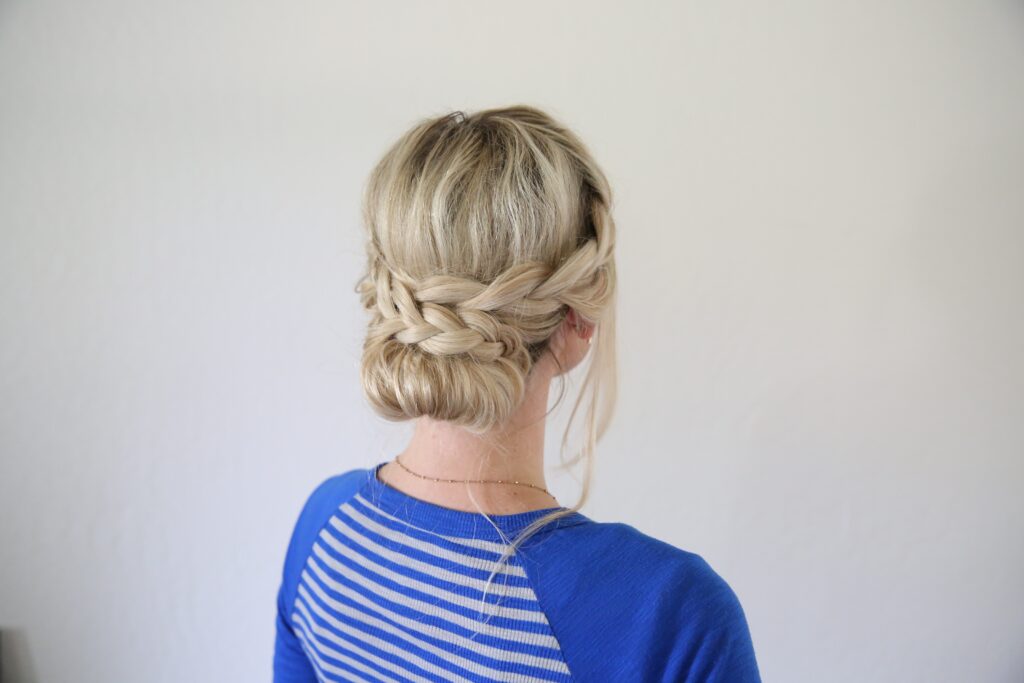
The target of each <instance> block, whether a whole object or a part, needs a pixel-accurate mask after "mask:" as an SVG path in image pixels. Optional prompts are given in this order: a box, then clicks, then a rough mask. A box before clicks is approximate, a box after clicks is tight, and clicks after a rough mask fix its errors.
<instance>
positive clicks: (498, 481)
mask: <svg viewBox="0 0 1024 683" xmlns="http://www.w3.org/2000/svg"><path fill="white" fill-rule="evenodd" d="M395 462H396V463H398V466H399V467H401V468H402V469H403V470H405V471H406V472H408V473H409V474H411V475H413V476H414V477H419V478H420V479H427V480H430V481H439V482H443V483H447V484H517V485H519V486H529V487H530V488H532V489H537V490H538V491H543V492H544V493H546V494H548V495H549V496H551V497H552V498H554V496H552V495H551V492H550V491H548V490H547V489H545V488H542V487H540V486H537V485H536V484H528V483H527V482H525V481H506V480H504V479H439V478H437V477H428V476H426V475H423V474H418V473H416V472H413V471H412V470H410V469H409V468H408V467H406V466H405V463H403V462H402V461H401V460H399V459H398V456H397V455H396V456H395Z"/></svg>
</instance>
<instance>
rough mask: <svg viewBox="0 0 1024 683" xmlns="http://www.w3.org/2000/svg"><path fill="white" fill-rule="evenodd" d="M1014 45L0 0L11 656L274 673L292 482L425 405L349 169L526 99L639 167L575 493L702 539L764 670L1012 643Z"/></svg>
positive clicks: (795, 28) (1012, 19)
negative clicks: (385, 362) (437, 121)
mask: <svg viewBox="0 0 1024 683" xmlns="http://www.w3.org/2000/svg"><path fill="white" fill-rule="evenodd" d="M1022 73H1024V10H1022V7H1021V6H1020V4H1019V3H1013V2H1010V1H1008V0H1007V1H1004V2H953V1H950V0H929V1H925V0H901V1H896V2H892V1H887V2H881V1H874V0H869V1H868V2H862V1H861V2H830V3H821V2H810V1H807V0H805V1H802V2H801V1H798V0H788V1H786V2H781V3H770V4H757V3H723V2H714V3H712V2H706V3H695V2H685V3H683V2H679V3H676V2H671V3H670V2H661V3H596V2H578V1H573V2H557V3H547V2H516V3H506V4H503V5H498V4H496V3H493V4H485V3H475V2H426V3H413V2H374V3H347V2H341V1H340V0H332V1H331V2H326V1H316V2H281V1H275V2H241V1H235V0H232V1H215V2H191V1H188V2H170V1H166V2H147V3H140V2H127V1H121V2H114V1H110V0H104V1H95V2H74V1H72V0H64V1H60V2H58V1H44V0H40V1H37V2H28V1H27V0H9V1H7V2H3V3H2V4H0V227H2V249H0V304H2V309H0V310H2V317H0V332H2V337H0V392H2V393H0V400H2V404H0V448H2V460H0V553H2V562H0V631H2V634H3V635H2V638H3V668H4V676H5V677H4V679H3V680H4V681H5V683H7V682H14V681H46V682H55V683H56V682H63V681H69V682H70V681H76V682H80V681H87V682H89V681H97V682H100V681H102V682H110V681H125V682H128V681H132V682H134V681H153V682H181V681H190V682H199V681H241V680H248V681H259V680H269V678H270V662H271V656H272V645H273V623H274V616H275V613H274V606H275V603H274V601H275V593H276V590H277V585H278V581H279V576H280V568H281V561H282V559H283V555H284V550H285V545H286V543H287V540H288V536H289V533H290V531H291V526H292V524H293V523H294V521H295V516H296V515H297V514H298V511H299V509H300V507H301V504H302V502H303V501H304V499H305V497H306V496H307V495H308V494H309V492H311V491H312V489H313V488H314V487H315V486H316V484H318V483H319V482H320V481H322V480H323V479H325V478H326V477H328V476H330V475H332V474H336V473H339V472H342V471H345V470H348V469H351V468H354V467H366V466H369V465H372V464H375V463H377V462H381V461H383V460H385V459H388V458H390V457H391V454H392V453H393V452H395V451H396V449H398V448H400V447H401V446H402V445H403V444H404V439H405V438H406V431H405V430H406V427H403V426H395V425H391V424H389V423H385V422H383V421H382V420H379V419H377V418H375V417H374V416H373V415H372V414H371V412H370V411H369V409H368V408H367V406H366V404H365V403H364V401H363V398H362V395H361V390H360V387H359V384H358V378H357V364H358V357H359V346H360V343H361V335H362V331H363V326H364V322H365V317H364V315H363V313H362V311H361V310H360V309H359V305H358V299H357V296H356V295H355V293H354V292H353V287H354V285H355V282H356V279H357V278H358V276H359V274H360V268H361V266H362V253H361V249H362V233H361V226H360V223H359V211H358V202H359V198H360V193H361V190H362V187H363V182H364V180H365V178H366V175H367V173H368V172H369V169H370V167H371V166H372V164H373V162H374V161H375V160H376V159H377V158H378V157H379V155H380V154H381V153H382V152H383V151H384V149H385V148H386V146H387V145H388V144H390V142H391V141H393V140H394V138H395V137H396V136H398V135H399V134H400V133H401V132H402V131H404V130H405V129H406V128H407V127H408V126H410V125H412V124H413V123H414V122H415V121H417V120H418V119H419V118H421V117H424V116H432V115H437V114H440V113H444V112H446V111H449V110H451V109H456V108H461V109H467V110H474V109H477V108H482V107H489V106H498V105H505V104H516V103H528V104H533V105H536V106H540V107H543V108H545V109H547V110H548V111H549V112H551V113H552V114H553V115H555V116H556V117H559V118H560V119H562V120H563V121H564V122H565V123H567V124H568V125H570V126H571V127H573V128H574V129H575V130H576V131H577V132H579V134H580V135H581V136H582V137H583V138H584V140H586V141H587V142H588V143H589V145H590V146H591V148H592V150H593V152H594V154H595V156H596V157H597V158H598V160H599V162H600V163H601V164H602V166H603V167H604V168H605V170H606V172H607V173H608V175H609V177H610V179H611V181H612V184H613V186H614V189H615V192H616V195H615V199H616V209H615V211H616V213H615V216H616V218H617V221H618V229H619V251H618V259H619V261H618V262H619V268H620V277H621V289H620V297H619V301H620V306H621V315H620V335H621V336H620V339H621V377H622V383H621V404H620V410H619V412H618V415H617V420H616V422H615V424H614V426H613V429H612V431H611V432H610V433H609V435H608V438H607V440H606V441H605V442H604V443H603V445H602V450H601V453H600V459H599V462H598V466H597V480H596V487H595V489H594V495H593V499H592V501H591V502H590V503H589V504H588V506H587V507H586V508H585V509H584V512H585V513H586V514H588V515H590V516H591V517H593V518H595V519H597V520H599V521H624V522H627V523H630V524H633V525H634V526H636V527H638V528H640V529H641V530H643V531H645V532H646V533H649V534H651V535H654V536H656V537H659V538H661V539H664V540H666V541H669V542H671V543H673V544H675V545H677V546H679V547H683V548H686V549H688V550H691V551H693V552H697V553H700V554H701V555H703V556H704V557H705V558H706V559H707V560H708V561H709V562H710V563H711V565H712V566H713V567H714V568H716V569H717V570H718V572H719V573H720V574H721V575H722V576H723V577H725V578H726V580H728V581H729V583H730V584H731V585H732V586H733V588H734V590H735V591H736V592H737V594H738V595H739V597H740V599H741V601H742V603H743V605H744V607H745V610H746V613H747V617H748V621H749V623H750V626H751V630H752V633H753V637H754V643H755V648H756V651H757V654H758V659H759V662H760V665H761V669H762V674H763V676H764V678H765V680H766V681H787V682H789V683H816V682H819V681H833V682H845V681H849V682H861V681H894V682H895V681H900V682H906V681H929V682H931V681H972V682H982V681H985V682H988V681H991V682H1010V681H1020V680H1022V678H1024V650H1022V648H1021V643H1022V642H1024V609H1022V605H1024V495H1022V485H1024V464H1022V456H1024V419H1022V406H1024V364H1022V350H1024V315H1022V312H1024V311H1022V305H1021V297H1022V294H1024V268H1022V266H1024V125H1022V124H1024V79H1022V77H1021V74H1022ZM560 415H563V416H564V412H563V413H560ZM558 424H559V423H558V422H557V421H556V423H555V424H553V425H552V428H551V434H550V436H551V438H550V442H551V449H552V450H551V456H550V462H552V463H555V462H556V461H557V454H556V451H555V448H556V446H557V436H558V433H557V432H558ZM549 481H550V482H551V483H552V485H553V487H554V490H555V492H556V493H557V494H558V496H559V498H560V499H561V500H562V501H563V502H564V503H566V504H571V503H572V501H573V500H575V496H576V493H577V488H576V484H575V482H574V480H573V479H572V478H570V477H568V476H560V475H556V474H555V473H554V472H553V473H552V475H551V478H550V480H549ZM594 655H595V656H599V653H594Z"/></svg>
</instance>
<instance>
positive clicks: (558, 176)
mask: <svg viewBox="0 0 1024 683" xmlns="http://www.w3.org/2000/svg"><path fill="white" fill-rule="evenodd" d="M611 202H612V197H611V190H610V187H609V184H608V181H607V179H606V178H605V176H604V174H603V172H602V171H601V169H600V168H599V167H598V165H597V163H596V162H595V161H594V159H593V158H592V157H591V155H590V153H589V151H588V150H587V149H586V147H585V146H584V144H583V143H582V142H581V141H580V140H579V138H578V137H577V136H576V135H575V134H574V133H572V132H571V131H570V130H568V129H567V128H565V127H564V126H562V125H560V124H559V123H558V122H557V121H555V120H554V119H553V118H552V117H551V116H549V115H548V114H546V113H544V112H543V111H541V110H539V109H537V108H535V107H531V106H525V105H519V106H511V107H504V108H494V109H487V110H482V111H479V112H476V113H473V114H466V113H465V112H462V111H454V112H451V113H448V114H445V115H443V116H439V117H436V118H429V119H424V120H422V121H420V122H419V123H417V124H416V125H414V126H413V127H412V128H411V129H410V130H409V131H408V132H406V133H405V134H404V135H402V136H401V137H400V138H399V139H398V140H397V141H396V142H395V143H394V144H393V145H392V146H391V148H390V149H388V151H387V152H386V153H385V154H384V156H383V157H382V158H381V159H380V161H379V162H378V163H377V165H376V166H375V167H374V169H373V171H372V173H371V174H370V177H369V180H368V183H367V187H366V191H365V195H364V203H363V219H364V222H365V225H366V228H367V231H368V233H369V241H368V243H367V256H368V265H367V270H366V274H365V276H364V277H363V278H362V279H361V281H360V283H359V285H358V287H357V290H358V291H359V293H360V295H361V299H362V303H363V305H364V307H365V308H366V309H368V310H369V311H370V312H371V313H372V319H371V321H370V324H369V328H368V330H367V335H366V340H365V343H364V345H363V357H362V364H361V375H362V383H363V388H364V391H365V394H366V396H367V399H368V400H369V402H370V404H371V405H372V406H373V408H374V409H375V410H376V411H377V412H378V413H379V414H380V415H382V416H384V417H385V418H388V419H390V420H406V419H412V418H416V417H420V416H429V417H432V418H435V419H438V420H446V421H450V422H453V423H456V424H458V425H461V426H464V427H465V428H466V429H467V430H469V431H471V432H473V433H477V434H482V433H483V432H486V431H487V430H489V429H491V428H493V427H495V426H498V425H501V424H503V423H504V422H505V421H506V420H507V419H508V418H509V417H510V415H511V414H512V412H513V411H514V410H515V409H516V408H517V407H518V406H519V404H520V402H521V400H522V399H523V396H524V391H525V387H526V381H527V378H528V376H529V373H530V371H531V369H532V368H533V367H534V365H535V364H536V362H537V361H538V360H539V358H540V357H541V355H542V354H543V353H544V352H545V350H546V348H547V343H548V340H549V339H550V338H551V336H552V334H553V333H554V332H555V331H556V330H557V329H558V327H559V325H560V324H561V322H562V321H563V319H564V318H565V315H566V313H567V311H568V309H569V308H572V309H575V310H576V312H577V313H578V314H579V315H580V316H581V317H582V318H583V319H584V320H585V321H588V322H591V323H594V324H596V325H597V328H596V334H595V336H594V338H593V342H592V344H591V349H590V355H591V358H590V365H589V368H588V371H587V375H586V378H585V379H584V382H583V385H582V386H581V389H580V394H579V397H578V398H577V401H576V404H575V406H574V407H573V410H572V413H571V415H570V418H569V425H568V426H567V427H566V431H565V434H564V435H563V438H562V460H563V467H568V466H570V465H573V464H575V463H576V462H579V461H580V460H582V461H583V463H584V477H583V481H582V492H581V495H580V499H579V501H577V503H576V504H575V505H574V506H573V507H571V508H563V509H561V510H557V511H554V512H552V513H550V514H548V515H545V516H544V517H541V518H539V519H537V520H535V521H534V522H533V523H532V524H530V525H529V526H528V527H526V529H524V530H523V532H522V533H520V534H519V535H518V537H517V538H516V540H515V542H514V543H513V544H512V545H511V546H509V548H508V552H507V553H506V555H504V556H503V559H504V558H506V557H508V555H509V554H511V553H512V552H514V550H515V548H516V547H517V546H519V545H521V544H522V542H523V541H525V539H526V538H527V537H528V536H530V535H532V533H534V532H535V531H537V530H539V529H540V528H541V527H542V526H544V525H545V524H547V523H549V522H552V521H555V520H556V519H558V518H559V517H562V516H565V515H568V514H570V513H571V512H574V511H578V510H579V509H580V508H581V507H582V506H583V504H584V502H586V499H587V495H588V492H589V488H590V480H591V476H592V468H593V464H592V460H593V454H594V450H595V446H596V443H597V441H598V439H600V438H601V436H602V435H603V434H604V432H605V430H606V429H607V426H608V422H609V421H610V419H611V414H612V411H613V409H614V404H615V394H616V377H615V376H616V361H615V325H614V309H615V306H614V300H615V263H614V258H613V256H614V254H613V248H614V243H615V224H614V221H613V220H612V217H611ZM563 381H564V378H563ZM563 388H564V385H563ZM587 395H589V399H590V400H589V404H588V405H587V409H586V417H585V425H584V433H583V444H582V447H581V449H580V452H579V453H578V454H577V455H576V456H575V457H573V458H571V459H568V460H567V459H566V458H565V448H566V445H567V443H568V439H569V434H570V430H571V428H572V424H573V421H574V420H575V418H576V416H577V413H578V410H579V408H580V407H581V406H582V404H583V400H584V398H585V396H587ZM481 513H482V511H481ZM485 516H486V515H485ZM492 577H493V574H492Z"/></svg>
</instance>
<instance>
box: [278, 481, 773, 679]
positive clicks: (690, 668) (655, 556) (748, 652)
mask: <svg viewBox="0 0 1024 683" xmlns="http://www.w3.org/2000/svg"><path fill="white" fill-rule="evenodd" d="M384 464H385V463H383V462H382V463H380V464H378V465H376V466H374V467H372V468H368V469H356V470H351V471H349V472H346V473H344V474H339V475H337V476H334V477H331V478H329V479H327V480H326V481H324V482H323V483H322V484H321V485H320V486H319V487H317V489H316V490H315V491H314V492H313V493H312V495H311V496H310V497H309V499H308V500H307V501H306V504H305V506H304V507H303V509H302V512H301V514H300V515H299V518H298V522H297V523H296V525H295V529H294V531H293V533H292V537H291V541H290V543H289V546H288V550H287V554H286V556H285V561H284V571H283V575H282V581H281V585H280V589H279V591H278V596H277V626H276V644H275V650H274V658H273V666H274V681H275V683H299V682H303V683H306V682H315V681H321V680H327V681H374V682H376V681H402V682H405V681H474V682H475V681H602V682H607V681H615V682H617V683H618V682H626V681H637V682H642V683H653V682H656V681H665V682H669V681H671V682H673V683H678V682H683V681H687V682H697V681H701V682H704V681H708V682H710V681H715V682H721V683H760V675H759V673H758V667H757V662H756V659H755V656H754V647H753V643H752V641H751V636H750V631H749V628H748V626H747V621H746V617H745V615H744V612H743V608H742V607H741V606H740V603H739V600H738V599H737V597H736V594H735V593H734V592H733V590H732V589H731V588H730V586H729V585H728V584H727V583H726V582H725V580H724V579H722V577H720V576H719V575H718V574H717V573H716V572H715V571H714V570H713V569H712V568H711V567H710V566H709V565H708V563H707V562H706V561H705V560H704V559H703V558H702V557H700V556H699V555H697V554H694V553H691V552H687V551H685V550H681V549H679V548H676V547H674V546H672V545H670V544H668V543H665V542H663V541H660V540H657V539H655V538H653V537H651V536H647V535H645V534H643V533H641V532H640V531H638V530H637V529H635V528H633V527H632V526H629V525H627V524H623V523H608V522H597V521H594V520H592V519H590V518H589V517H587V516H585V515H583V514H582V513H579V512H573V513H571V514H570V515H569V516H568V517H565V518H562V519H559V520H557V521H556V522H553V523H551V524H549V525H548V526H545V527H543V528H542V530H541V531H539V532H536V533H535V534H534V535H533V536H531V537H530V538H528V539H527V540H526V541H525V543H524V544H523V546H521V547H520V549H519V550H518V551H517V552H516V553H515V554H513V555H512V556H511V557H510V558H508V560H507V561H506V562H504V563H501V564H499V563H498V562H497V560H498V559H499V558H500V557H501V549H502V548H503V547H504V545H503V544H504V541H503V535H504V536H505V537H506V538H514V537H515V535H516V533H518V532H519V531H520V530H522V529H523V528H524V527H526V526H527V525H528V524H529V523H530V522H531V521H533V520H535V519H537V518H538V517H541V516H543V515H544V514H546V513H549V512H551V511H552V510H555V509H558V508H547V509H544V510H531V511H529V512H523V513H518V514H511V515H490V516H489V517H490V520H491V522H493V523H494V524H493V525H492V524H491V522H488V521H487V519H485V518H484V517H483V516H482V515H480V514H479V513H476V512H467V511H461V510H454V509H450V508H446V507H442V506H439V505H435V504H433V503H428V502H426V501H422V500H419V499H417V498H413V497H411V496H408V495H406V494H404V493H402V492H401V491H399V490H398V489H395V488H393V487H391V486H389V485H387V484H385V483H384V482H383V481H381V480H380V479H379V478H378V477H377V471H378V470H379V469H380V467H382V466H383V465H384ZM499 530H500V531H499ZM495 569H497V570H498V571H496V572H495V571H494V570H495Z"/></svg>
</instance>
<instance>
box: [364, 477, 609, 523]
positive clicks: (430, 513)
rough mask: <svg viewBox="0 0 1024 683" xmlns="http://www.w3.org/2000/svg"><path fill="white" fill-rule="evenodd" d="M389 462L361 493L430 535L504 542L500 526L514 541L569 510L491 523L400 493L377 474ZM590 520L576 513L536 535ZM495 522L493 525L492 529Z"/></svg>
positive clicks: (502, 517) (473, 514) (509, 517)
mask: <svg viewBox="0 0 1024 683" xmlns="http://www.w3.org/2000/svg"><path fill="white" fill-rule="evenodd" d="M388 462H389V461H388V460H385V461H383V462H380V463H378V464H376V465H374V466H373V467H371V468H369V469H368V470H367V471H366V481H365V482H364V483H363V485H362V486H361V487H360V493H361V494H362V495H363V497H365V498H366V499H367V500H368V501H369V502H370V503H372V504H373V505H375V506H376V507H377V508H379V509H380V510H382V511H384V512H385V513H387V514H388V515H391V516H392V517H395V518H397V519H399V520H401V521H402V522H405V523H407V524H409V525H410V526H415V527H419V528H421V529H424V530H427V531H433V532H438V533H445V534H451V535H454V536H459V537H472V538H481V537H487V538H493V539H496V540H497V539H500V538H501V536H500V535H499V534H498V531H497V530H496V529H495V528H494V527H495V526H497V527H498V528H499V529H501V531H502V533H503V534H504V535H505V536H508V537H514V536H515V535H517V534H518V532H520V531H522V530H523V529H525V528H526V527H527V526H529V524H530V523H531V522H533V521H534V520H537V519H540V518H541V517H543V516H544V515H547V514H550V513H551V512H553V511H555V510H566V509H568V508H566V507H565V506H553V507H548V508H543V509H540V510H528V511H526V512H516V513H512V514H508V515H487V517H488V518H490V520H491V521H490V522H488V521H487V519H485V518H484V517H483V515H481V514H480V513H479V512H470V511H467V510H456V509H454V508H448V507H444V506H443V505H437V504H436V503H431V502H429V501H425V500H421V499H419V498H414V497H413V496H410V495H409V494H407V493H404V492H402V491H399V490H398V489H396V488H394V487H393V486H391V485H390V484H387V483H385V482H384V481H383V480H381V479H380V478H379V477H378V476H377V473H378V472H379V470H380V468H381V467H383V466H384V465H386V464H387V463H388ZM592 521H593V520H591V519H590V518H589V517H587V516H586V515H584V514H583V513H581V512H578V511H576V510H572V511H570V512H569V514H568V515H566V516H564V517H561V518H559V519H557V520H555V521H554V522H549V523H548V524H546V525H544V526H543V527H541V529H540V530H539V531H537V532H535V533H537V534H540V533H544V532H546V531H549V530H551V529H553V528H559V529H561V528H564V527H567V526H574V525H577V524H583V523H585V522H592ZM492 522H493V525H492Z"/></svg>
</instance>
